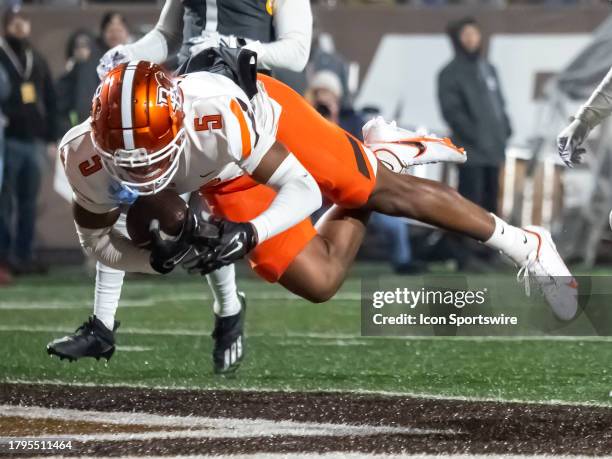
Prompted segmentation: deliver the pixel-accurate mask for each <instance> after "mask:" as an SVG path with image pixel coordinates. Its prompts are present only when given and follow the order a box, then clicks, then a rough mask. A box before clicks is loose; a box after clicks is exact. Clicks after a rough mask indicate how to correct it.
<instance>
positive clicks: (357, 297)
mask: <svg viewBox="0 0 612 459" xmlns="http://www.w3.org/2000/svg"><path fill="white" fill-rule="evenodd" d="M9 288H11V289H12V288H13V287H9ZM28 291H31V290H28ZM247 299H249V300H255V301H266V300H282V301H302V302H304V303H305V304H307V305H308V306H310V303H307V302H306V300H304V299H303V298H300V297H299V296H297V295H294V294H292V293H289V292H286V291H279V292H252V293H247ZM332 299H333V300H341V301H361V294H360V293H351V292H340V293H337V294H336V295H335V296H334V297H333V298H332ZM177 301H213V297H212V296H211V295H210V294H209V293H207V292H206V291H204V290H203V291H202V293H201V294H200V293H198V294H194V293H185V294H180V293H178V294H175V295H171V296H164V295H155V297H154V298H145V299H142V300H121V301H120V302H119V307H120V308H121V307H124V306H125V305H126V304H128V305H129V304H138V305H140V304H147V305H149V304H150V305H153V304H156V303H163V302H172V303H176V302H177ZM68 303H73V301H72V300H70V301H69V302H68ZM89 303H91V298H90V297H89V296H87V297H84V298H83V301H82V303H79V304H84V305H88V304H89ZM6 304H8V305H22V304H23V305H29V304H34V305H36V304H41V305H44V304H50V303H47V302H43V301H38V300H35V301H31V300H27V299H24V300H23V301H21V300H12V301H10V302H1V301H0V309H3V306H4V305H6ZM51 304H58V305H61V304H66V303H60V302H57V301H56V302H53V303H51ZM89 307H91V305H89Z"/></svg>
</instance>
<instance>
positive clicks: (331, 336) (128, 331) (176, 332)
mask: <svg viewBox="0 0 612 459" xmlns="http://www.w3.org/2000/svg"><path fill="white" fill-rule="evenodd" d="M74 328H75V327H67V326H47V325H0V332H15V331H17V332H32V333H69V332H73V331H74ZM118 333H119V334H125V335H151V336H209V335H210V331H208V330H189V329H186V328H177V329H163V328H160V329H157V328H138V327H125V328H120V329H119V331H118ZM247 336H248V337H251V338H275V339H283V338H285V339H286V338H299V339H314V340H317V339H321V340H402V341H427V340H432V341H439V340H442V341H443V340H454V341H476V342H478V341H482V342H489V341H508V342H522V341H569V342H574V341H585V342H612V336H361V335H359V334H356V333H339V332H338V333H336V332H300V331H287V332H283V333H248V334H247ZM347 345H348V344H347ZM359 345H362V344H359Z"/></svg>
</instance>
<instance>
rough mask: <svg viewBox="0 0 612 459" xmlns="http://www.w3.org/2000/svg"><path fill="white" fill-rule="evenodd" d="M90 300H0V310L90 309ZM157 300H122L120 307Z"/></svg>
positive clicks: (145, 306)
mask: <svg viewBox="0 0 612 459" xmlns="http://www.w3.org/2000/svg"><path fill="white" fill-rule="evenodd" d="M90 302H91V301H90V300H84V301H72V300H71V301H1V302H0V311H21V310H30V309H32V310H38V309H91V304H90ZM156 302H157V301H153V300H124V301H122V302H121V307H122V308H150V307H151V306H153V305H154V304H155V303H156Z"/></svg>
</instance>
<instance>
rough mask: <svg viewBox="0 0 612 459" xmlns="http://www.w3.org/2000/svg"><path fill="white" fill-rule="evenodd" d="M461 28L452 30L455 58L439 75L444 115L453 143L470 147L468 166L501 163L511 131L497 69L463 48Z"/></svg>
mask: <svg viewBox="0 0 612 459" xmlns="http://www.w3.org/2000/svg"><path fill="white" fill-rule="evenodd" d="M459 30H460V27H459V28H454V29H451V30H449V34H450V36H451V40H452V42H453V45H454V46H455V58H454V59H453V60H452V61H451V62H450V63H449V64H448V65H447V66H446V67H444V68H443V69H442V71H441V72H440V73H439V75H438V100H439V103H440V108H441V111H442V116H443V117H444V119H445V120H446V122H447V123H448V125H449V127H450V129H451V131H452V140H453V142H454V143H455V144H456V145H458V146H460V147H464V148H465V149H466V150H467V153H468V162H467V163H466V165H467V166H468V167H469V166H498V165H500V164H501V163H502V162H503V161H504V158H505V149H506V143H507V140H508V138H509V137H510V135H511V133H512V131H511V127H510V122H509V120H508V116H507V114H506V108H505V102H504V99H503V96H502V93H501V88H500V84H499V79H498V77H497V72H496V71H495V68H494V67H493V66H492V65H491V64H490V63H489V62H487V61H486V60H484V58H482V57H480V53H478V54H474V55H470V54H468V53H467V52H466V51H465V50H464V49H463V48H462V47H461V45H460V43H459V39H458V34H459ZM485 75H488V76H485ZM487 80H488V81H487Z"/></svg>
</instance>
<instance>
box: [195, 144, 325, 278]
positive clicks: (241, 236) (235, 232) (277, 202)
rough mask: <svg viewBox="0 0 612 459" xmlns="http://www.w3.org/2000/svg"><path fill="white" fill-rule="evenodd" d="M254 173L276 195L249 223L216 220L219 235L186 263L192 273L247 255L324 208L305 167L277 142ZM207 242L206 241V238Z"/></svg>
mask: <svg viewBox="0 0 612 459" xmlns="http://www.w3.org/2000/svg"><path fill="white" fill-rule="evenodd" d="M251 176H252V177H253V178H254V179H255V180H256V181H257V182H259V183H262V184H265V185H267V186H269V187H271V188H273V189H275V190H276V191H277V194H276V197H275V198H274V200H273V201H272V203H271V204H270V207H268V209H266V210H265V211H264V212H263V213H261V214H260V215H259V216H257V217H256V218H254V219H253V220H251V221H250V222H246V223H234V222H230V221H226V220H216V221H214V223H215V224H216V225H217V226H218V227H219V233H220V234H219V238H218V239H217V240H216V241H212V244H213V248H214V251H213V254H212V257H211V256H210V254H209V253H208V252H207V251H203V252H202V256H199V254H196V255H195V256H193V257H190V258H189V259H188V260H186V262H185V263H184V266H185V268H186V269H187V270H188V271H190V272H199V273H201V274H207V273H209V272H211V271H214V270H216V269H218V268H220V267H221V266H225V265H228V264H231V263H233V262H234V261H236V260H239V259H241V258H243V257H244V256H246V255H247V254H248V253H249V252H250V251H251V250H252V249H253V248H255V246H256V245H257V244H260V243H262V242H264V241H266V240H267V239H270V238H271V237H274V236H276V235H277V234H279V233H282V232H283V231H285V230H287V229H289V228H291V227H292V226H294V225H296V224H298V223H299V222H301V221H302V220H304V219H305V218H308V217H309V216H310V215H311V214H312V213H313V212H314V211H316V210H317V209H318V208H319V207H321V203H322V197H321V191H320V190H319V186H318V185H317V183H316V181H315V180H314V178H313V177H312V175H311V174H310V172H308V171H307V170H306V169H305V168H304V166H302V164H301V163H300V162H299V161H298V160H297V159H296V158H295V156H293V155H292V154H291V153H289V152H288V151H287V149H286V148H285V147H284V146H283V145H282V144H281V143H278V142H276V143H275V144H274V145H273V146H272V147H271V148H270V149H269V150H268V152H267V153H266V154H265V155H264V156H263V157H262V159H261V161H260V162H259V164H258V166H257V167H256V168H255V170H254V171H253V172H252V173H251ZM203 242H205V243H206V242H207V241H203Z"/></svg>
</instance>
